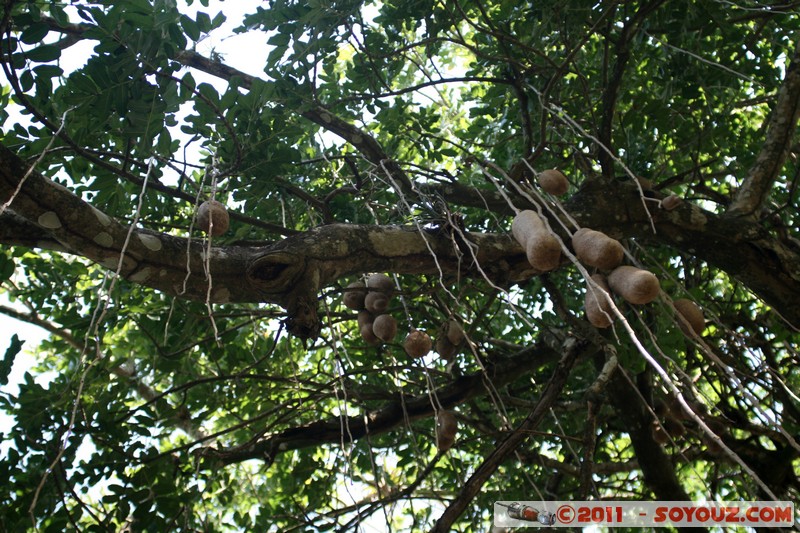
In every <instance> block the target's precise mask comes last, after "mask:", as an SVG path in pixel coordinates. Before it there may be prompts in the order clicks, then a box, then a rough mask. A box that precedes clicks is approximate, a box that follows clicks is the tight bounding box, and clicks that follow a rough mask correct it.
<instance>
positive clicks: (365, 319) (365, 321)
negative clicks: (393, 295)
mask: <svg viewBox="0 0 800 533" xmlns="http://www.w3.org/2000/svg"><path fill="white" fill-rule="evenodd" d="M374 321H375V316H374V315H373V314H372V313H370V312H369V311H359V312H358V327H359V328H363V327H364V326H366V325H369V327H370V329H372V323H373V322H374Z"/></svg>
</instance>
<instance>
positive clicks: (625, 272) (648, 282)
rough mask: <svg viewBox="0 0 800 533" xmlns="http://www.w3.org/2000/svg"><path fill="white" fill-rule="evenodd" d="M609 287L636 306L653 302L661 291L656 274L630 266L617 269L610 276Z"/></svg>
mask: <svg viewBox="0 0 800 533" xmlns="http://www.w3.org/2000/svg"><path fill="white" fill-rule="evenodd" d="M608 285H609V287H611V290H612V291H614V292H615V293H617V294H619V295H620V296H622V297H623V298H625V300H626V301H628V302H629V303H632V304H636V305H641V304H647V303H650V302H652V301H653V300H655V299H656V297H657V296H658V292H659V290H660V289H661V286H660V285H659V283H658V278H657V277H656V276H655V274H653V273H652V272H648V271H647V270H642V269H640V268H636V267H633V266H629V265H623V266H620V267H617V268H615V269H614V271H613V272H612V273H611V274H609V275H608Z"/></svg>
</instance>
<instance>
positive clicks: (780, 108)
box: [728, 42, 800, 216]
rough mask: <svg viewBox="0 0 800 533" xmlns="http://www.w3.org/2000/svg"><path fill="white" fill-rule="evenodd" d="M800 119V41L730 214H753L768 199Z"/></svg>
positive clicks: (796, 45) (731, 206)
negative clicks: (761, 142)
mask: <svg viewBox="0 0 800 533" xmlns="http://www.w3.org/2000/svg"><path fill="white" fill-rule="evenodd" d="M798 120H800V42H798V43H795V51H794V55H793V56H792V60H791V61H790V62H789V66H788V68H787V69H786V77H785V79H784V80H783V84H782V85H781V88H780V89H779V90H778V98H777V100H776V102H775V107H774V109H773V110H772V115H771V117H770V120H769V124H768V125H767V137H766V141H765V142H764V146H763V147H762V148H761V152H759V154H758V157H757V158H756V162H755V163H754V164H753V166H752V168H750V171H749V172H748V174H747V177H746V178H745V180H744V182H743V183H742V186H741V188H740V189H739V192H738V194H737V195H736V198H735V199H734V200H733V202H732V203H731V205H730V207H729V209H728V213H729V214H731V215H736V216H744V215H752V214H754V213H755V212H756V211H757V210H758V209H759V208H760V207H761V206H762V205H763V204H764V202H765V200H766V198H767V195H768V193H769V190H770V189H771V188H772V185H773V183H774V182H775V180H776V179H777V177H778V175H779V174H780V172H781V169H782V168H783V165H784V163H785V162H786V158H787V157H788V155H789V149H790V148H791V146H792V142H793V139H794V136H795V132H796V131H797V124H798Z"/></svg>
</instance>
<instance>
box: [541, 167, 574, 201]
mask: <svg viewBox="0 0 800 533" xmlns="http://www.w3.org/2000/svg"><path fill="white" fill-rule="evenodd" d="M538 180H539V185H540V186H541V187H542V189H543V190H544V191H545V192H549V193H550V194H552V195H555V196H560V195H562V194H565V193H566V192H567V191H568V190H569V181H567V178H566V176H564V174H562V173H561V172H560V171H558V170H556V169H552V170H545V171H542V172H540V173H539V177H538Z"/></svg>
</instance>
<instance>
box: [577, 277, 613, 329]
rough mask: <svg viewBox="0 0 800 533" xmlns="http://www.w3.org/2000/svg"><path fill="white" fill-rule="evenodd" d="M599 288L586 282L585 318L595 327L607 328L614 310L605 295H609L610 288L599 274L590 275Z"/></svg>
mask: <svg viewBox="0 0 800 533" xmlns="http://www.w3.org/2000/svg"><path fill="white" fill-rule="evenodd" d="M592 280H594V282H595V283H597V285H599V286H600V288H596V287H594V286H593V285H592V284H591V283H587V284H586V299H585V301H584V306H583V308H584V309H585V310H586V318H588V319H589V322H590V323H591V324H592V325H593V326H594V327H596V328H607V327H608V326H610V325H611V323H612V322H614V318H616V317H615V315H614V311H613V310H612V309H611V303H610V302H609V300H608V298H607V297H606V295H609V297H610V290H609V288H608V284H607V283H606V278H604V277H603V276H601V275H600V274H594V275H593V276H592Z"/></svg>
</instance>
